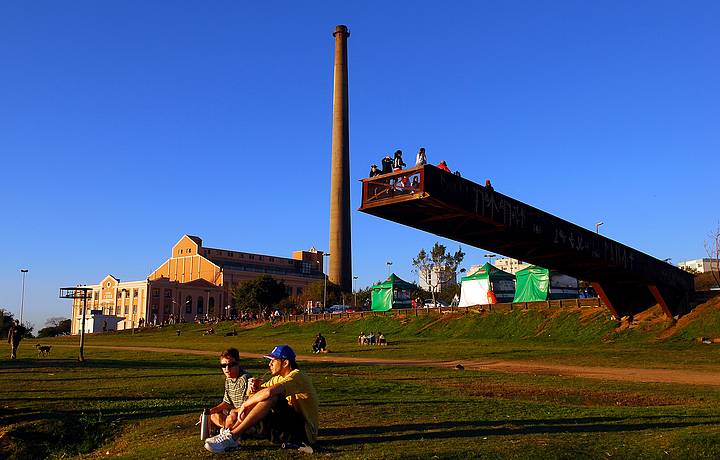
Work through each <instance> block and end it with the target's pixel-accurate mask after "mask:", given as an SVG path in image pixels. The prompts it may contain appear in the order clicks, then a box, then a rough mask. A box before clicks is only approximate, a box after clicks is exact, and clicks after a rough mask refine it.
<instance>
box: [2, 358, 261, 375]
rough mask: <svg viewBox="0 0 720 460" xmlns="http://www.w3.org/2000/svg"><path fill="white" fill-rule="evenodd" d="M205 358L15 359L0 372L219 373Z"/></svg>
mask: <svg viewBox="0 0 720 460" xmlns="http://www.w3.org/2000/svg"><path fill="white" fill-rule="evenodd" d="M206 361H207V360H200V359H194V360H193V359H187V360H182V361H178V360H169V359H168V360H163V359H158V360H128V359H127V357H122V358H119V359H89V360H87V361H84V362H79V361H77V360H76V359H43V360H38V359H27V360H15V361H11V362H7V361H6V362H0V373H7V374H12V373H21V372H27V371H29V370H33V371H35V370H38V369H46V370H48V371H50V372H52V371H53V370H55V371H61V370H78V369H97V370H102V369H133V370H147V369H196V370H208V371H209V370H213V371H216V372H215V373H220V369H219V368H218V367H217V366H216V365H215V364H214V362H215V361H214V360H213V362H212V363H209V362H206ZM242 361H243V362H242V364H243V365H248V364H250V362H252V363H253V364H254V361H251V360H242Z"/></svg>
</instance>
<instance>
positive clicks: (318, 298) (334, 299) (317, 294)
mask: <svg viewBox="0 0 720 460" xmlns="http://www.w3.org/2000/svg"><path fill="white" fill-rule="evenodd" d="M325 290H326V288H325V281H324V280H318V281H315V282H314V283H311V284H310V285H308V287H306V288H305V292H304V293H303V295H302V297H301V301H302V304H303V305H307V302H308V301H312V302H322V301H323V296H324V294H325ZM351 295H352V294H347V293H345V294H344V296H345V298H346V299H349V298H350V297H348V296H351ZM342 299H343V292H342V289H341V288H340V286H338V285H337V284H335V283H333V282H331V281H328V282H327V299H326V304H327V305H328V306H329V305H334V304H339V303H341V302H342Z"/></svg>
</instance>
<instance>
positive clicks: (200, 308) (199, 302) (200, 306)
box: [197, 296, 204, 315]
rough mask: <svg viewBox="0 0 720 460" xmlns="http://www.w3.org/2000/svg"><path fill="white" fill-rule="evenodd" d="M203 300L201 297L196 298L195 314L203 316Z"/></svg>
mask: <svg viewBox="0 0 720 460" xmlns="http://www.w3.org/2000/svg"><path fill="white" fill-rule="evenodd" d="M203 310H204V308H203V298H202V296H200V297H198V298H197V314H198V315H202V314H203Z"/></svg>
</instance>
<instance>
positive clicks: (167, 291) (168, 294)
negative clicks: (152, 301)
mask: <svg viewBox="0 0 720 460" xmlns="http://www.w3.org/2000/svg"><path fill="white" fill-rule="evenodd" d="M165 298H166V299H172V289H165Z"/></svg>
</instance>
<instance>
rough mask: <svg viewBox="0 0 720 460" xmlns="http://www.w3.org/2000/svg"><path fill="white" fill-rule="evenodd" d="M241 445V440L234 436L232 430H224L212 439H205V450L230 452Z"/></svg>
mask: <svg viewBox="0 0 720 460" xmlns="http://www.w3.org/2000/svg"><path fill="white" fill-rule="evenodd" d="M239 447H240V444H239V442H238V441H237V440H236V439H235V438H233V435H232V433H231V432H230V430H224V431H223V432H222V433H220V434H219V435H217V436H215V437H214V438H213V439H212V441H210V440H207V441H205V450H208V451H210V452H213V453H221V452H229V451H231V450H235V449H237V448H239Z"/></svg>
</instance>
